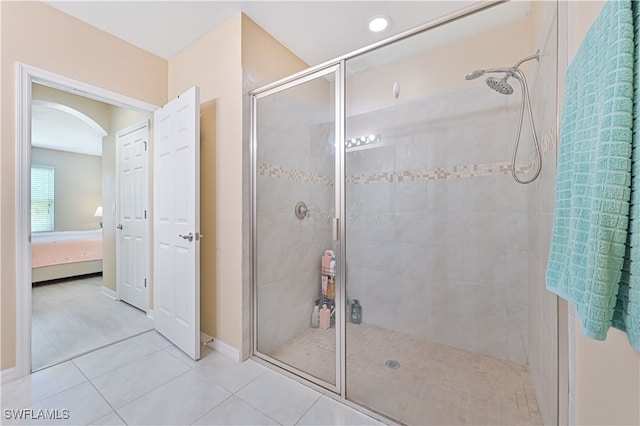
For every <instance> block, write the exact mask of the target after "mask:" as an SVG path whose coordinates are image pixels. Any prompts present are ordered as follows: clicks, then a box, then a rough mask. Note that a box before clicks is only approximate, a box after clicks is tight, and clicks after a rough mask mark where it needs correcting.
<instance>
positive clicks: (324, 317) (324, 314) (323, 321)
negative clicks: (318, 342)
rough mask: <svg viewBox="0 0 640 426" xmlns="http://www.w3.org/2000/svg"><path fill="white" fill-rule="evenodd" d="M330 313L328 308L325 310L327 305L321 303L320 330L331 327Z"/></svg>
mask: <svg viewBox="0 0 640 426" xmlns="http://www.w3.org/2000/svg"><path fill="white" fill-rule="evenodd" d="M330 315H331V312H330V311H329V308H327V304H326V303H323V304H322V308H321V309H320V313H319V316H320V328H321V329H323V330H327V329H328V328H329V327H330V326H331V319H330V318H329V317H330Z"/></svg>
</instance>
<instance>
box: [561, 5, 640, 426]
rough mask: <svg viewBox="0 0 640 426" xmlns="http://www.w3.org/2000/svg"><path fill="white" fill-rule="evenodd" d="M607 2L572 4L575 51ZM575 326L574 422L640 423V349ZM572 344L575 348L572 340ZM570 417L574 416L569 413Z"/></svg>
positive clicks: (619, 336) (613, 333)
mask: <svg viewBox="0 0 640 426" xmlns="http://www.w3.org/2000/svg"><path fill="white" fill-rule="evenodd" d="M603 4H604V2H602V1H593V2H572V3H571V4H570V7H569V13H570V23H569V24H570V25H571V27H570V33H569V37H570V40H572V41H573V42H572V44H571V45H572V46H571V47H572V50H573V52H575V51H576V50H577V48H578V46H579V44H580V42H581V40H582V39H583V37H584V35H585V34H586V32H587V31H588V29H589V27H590V26H591V23H592V22H593V21H594V19H595V18H596V17H597V15H598V13H599V12H600V10H602V6H603ZM570 326H572V327H574V330H575V332H574V333H570V334H574V335H575V342H574V344H575V346H573V348H574V350H573V351H570V353H569V357H570V359H569V363H572V362H573V363H574V366H572V367H570V368H571V369H574V370H573V371H574V373H573V374H572V376H574V377H572V381H573V382H574V386H570V387H573V389H572V390H573V392H571V395H570V398H571V404H572V405H573V404H575V407H574V409H575V424H579V425H638V424H640V352H636V351H634V350H633V349H632V348H631V346H630V345H629V341H628V340H627V336H626V334H624V333H622V332H620V331H618V330H616V329H611V330H610V331H609V333H608V335H607V340H605V341H604V342H599V341H596V340H592V339H589V338H588V337H585V336H584V335H582V333H580V330H579V324H578V322H577V321H575V318H573V317H570ZM570 347H572V345H571V343H570ZM570 418H571V415H570Z"/></svg>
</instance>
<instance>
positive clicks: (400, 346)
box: [272, 323, 542, 425]
mask: <svg viewBox="0 0 640 426" xmlns="http://www.w3.org/2000/svg"><path fill="white" fill-rule="evenodd" d="M334 354H335V330H334V329H333V328H332V329H329V330H321V329H314V328H309V329H308V330H307V331H306V332H304V333H302V334H300V335H299V336H297V337H296V338H294V339H292V340H291V341H289V342H288V343H287V344H285V345H283V347H282V348H281V349H279V351H278V352H276V353H273V354H272V356H273V357H275V358H277V359H279V360H281V361H282V362H285V363H287V364H289V365H293V366H296V367H297V368H299V369H302V370H305V371H308V372H310V373H311V374H313V375H315V376H316V377H320V378H325V379H326V378H329V377H335V367H334V365H333V364H334V363H333V362H327V360H333V359H335V355H334ZM387 360H396V361H398V362H399V363H400V367H399V368H398V369H391V368H388V367H386V366H385V362H386V361H387ZM381 387H383V388H384V392H382V391H381V390H380V389H381ZM347 397H348V398H349V399H350V400H352V401H354V402H357V403H360V404H362V405H364V406H367V407H371V408H375V410H376V411H378V412H380V413H382V414H385V415H387V416H389V417H391V418H394V419H396V420H398V421H400V422H402V423H406V424H413V425H463V424H467V425H498V424H499V425H525V424H526V425H541V424H542V419H541V417H540V412H539V410H538V404H537V402H536V397H535V391H534V389H533V384H532V382H531V378H530V375H529V372H528V370H527V367H526V366H524V365H520V364H516V363H513V362H510V361H505V360H502V359H498V358H494V357H491V356H486V355H480V354H477V353H473V352H469V351H466V350H464V349H458V348H454V347H451V346H447V345H442V344H439V343H433V342H429V341H426V340H423V339H420V338H417V337H413V336H410V335H407V334H403V333H399V332H395V331H392V330H388V329H384V328H381V327H377V326H373V325H367V324H360V325H355V324H351V323H347Z"/></svg>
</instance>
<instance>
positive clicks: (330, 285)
mask: <svg viewBox="0 0 640 426" xmlns="http://www.w3.org/2000/svg"><path fill="white" fill-rule="evenodd" d="M337 72H338V67H337V66H335V67H331V68H329V69H325V70H323V71H320V72H317V73H315V74H312V75H310V76H307V77H304V78H302V79H300V80H297V81H294V82H293V83H289V84H287V85H284V86H281V87H277V88H275V89H272V90H269V91H267V92H263V93H261V94H258V95H255V98H254V104H253V108H254V117H255V121H254V132H255V133H254V139H253V172H254V176H253V179H254V199H253V200H254V207H253V221H254V235H253V247H254V249H253V250H254V253H253V255H254V256H253V268H254V278H253V281H254V283H253V285H254V287H253V288H254V309H255V311H254V321H255V324H254V325H255V327H254V330H255V331H254V351H255V353H256V355H257V356H260V357H262V358H264V359H266V360H268V361H270V362H272V363H274V364H276V365H279V366H281V367H283V368H286V369H288V370H291V371H293V372H295V373H296V374H298V375H301V376H303V377H305V378H307V379H309V380H312V381H314V382H316V383H318V384H320V385H322V386H325V387H327V388H329V389H332V390H334V391H337V390H338V387H339V386H338V383H339V380H338V377H339V368H337V365H338V355H337V354H338V353H339V350H338V349H337V348H339V342H340V337H341V334H340V332H339V331H338V329H339V327H337V326H336V325H339V324H340V321H339V320H340V316H341V313H340V312H339V310H337V309H335V308H336V306H340V304H339V303H340V302H339V300H340V295H339V294H338V293H339V292H338V288H339V283H338V278H339V274H338V273H337V272H338V271H339V268H340V265H339V262H338V259H339V253H338V250H339V244H338V242H337V241H335V240H334V227H335V226H337V225H336V223H337V219H336V216H337V212H338V211H339V210H338V209H336V206H337V205H338V204H337V197H336V187H337V185H336V179H335V177H336V173H337V172H336V149H335V147H336V137H335V135H336V122H337V121H336V107H335V99H336V84H335V82H336V79H337V78H338V75H337Z"/></svg>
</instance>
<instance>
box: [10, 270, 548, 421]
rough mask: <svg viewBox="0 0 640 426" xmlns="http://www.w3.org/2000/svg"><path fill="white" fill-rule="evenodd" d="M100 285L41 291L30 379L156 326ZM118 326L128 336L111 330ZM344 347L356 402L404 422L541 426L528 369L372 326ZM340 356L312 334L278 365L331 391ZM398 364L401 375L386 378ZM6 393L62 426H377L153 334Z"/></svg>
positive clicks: (254, 368)
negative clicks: (328, 383)
mask: <svg viewBox="0 0 640 426" xmlns="http://www.w3.org/2000/svg"><path fill="white" fill-rule="evenodd" d="M101 283H102V281H101V278H100V277H93V278H88V279H83V280H78V281H74V282H67V283H59V284H54V285H51V286H44V287H37V288H34V293H33V304H34V312H33V318H34V329H33V330H34V331H33V334H34V345H33V346H34V356H33V364H34V368H37V366H45V365H51V364H53V363H56V362H59V361H60V360H62V359H70V358H72V357H73V355H74V354H78V353H86V352H87V351H89V350H91V349H93V348H96V347H101V346H105V345H107V344H109V343H110V342H113V341H119V340H122V339H123V338H126V337H127V336H131V335H135V334H139V333H141V332H143V331H144V330H145V329H146V330H148V329H149V328H151V327H152V324H151V322H150V321H149V320H148V319H147V318H146V316H145V315H144V314H142V313H141V312H140V311H138V310H136V309H135V308H132V307H130V306H128V305H126V304H124V303H122V302H114V301H113V300H111V299H108V298H107V297H105V296H103V295H100V294H99V290H100V286H101ZM79 299H82V300H83V301H84V302H83V303H85V304H84V305H83V304H82V303H78V301H79ZM61 307H62V308H63V309H60V308H61ZM96 312H100V313H99V314H96ZM141 314H142V315H141ZM121 321H122V324H121V327H120V333H123V334H116V332H115V331H114V330H115V329H117V327H115V326H110V327H106V326H105V325H106V324H116V323H119V322H121ZM65 327H66V330H65ZM80 333H84V334H83V335H81V334H80ZM107 339H110V341H109V340H107ZM54 343H55V344H54ZM347 343H348V344H347V351H348V352H347V364H348V365H347V371H348V372H349V374H348V375H347V391H348V397H349V399H350V400H352V401H354V402H358V403H362V404H363V405H365V406H369V407H375V409H376V410H377V411H379V412H380V413H382V414H385V415H387V416H389V417H392V418H395V419H397V420H398V421H401V422H403V423H406V424H416V425H431V424H441V425H445V424H456V425H458V424H475V425H480V424H509V425H516V424H536V425H538V424H542V421H541V418H540V414H539V411H538V406H537V403H536V399H535V394H534V391H533V386H532V383H531V380H530V377H529V373H528V371H527V368H526V367H525V366H523V365H519V364H515V363H512V362H508V361H504V360H500V359H497V358H493V357H490V356H484V355H478V354H475V353H472V352H469V351H465V350H462V349H457V348H453V347H450V346H446V345H442V344H438V343H432V342H428V341H425V340H422V339H418V338H415V337H412V336H409V335H406V334H402V333H398V332H394V331H391V330H387V329H384V328H380V327H376V326H371V325H366V324H360V325H354V324H351V323H348V324H347ZM334 351H335V330H334V329H330V330H320V329H308V330H307V331H306V332H305V333H303V334H301V335H299V336H297V337H296V338H294V339H292V340H291V341H290V342H288V343H287V344H286V345H283V347H282V348H281V349H280V350H279V351H278V352H276V353H273V354H271V355H272V356H274V357H275V358H277V359H280V360H282V361H283V362H285V363H288V364H290V365H294V366H296V367H298V368H300V369H303V370H306V371H308V372H309V373H311V374H313V375H316V376H317V377H322V378H324V379H329V380H331V378H334V377H335V365H334V363H333V362H323V361H325V360H326V359H329V360H333V359H335V356H334ZM390 359H393V360H397V361H398V362H399V363H400V368H398V369H390V368H388V367H385V365H384V363H385V361H387V360H390ZM380 386H384V389H385V391H384V392H381V391H380ZM0 394H1V395H0V399H1V402H2V409H3V410H4V409H7V408H8V409H22V408H28V409H34V410H36V409H59V410H62V409H68V410H69V412H70V416H71V417H70V418H69V419H66V420H57V421H55V422H53V423H63V424H64V423H67V424H115V425H122V424H156V425H160V424H198V425H206V424H211V425H236V424H238V425H249V424H251V425H254V424H256V425H257V424H267V425H269V424H274V425H277V424H300V425H312V424H315V425H330V424H335V425H347V424H354V425H355V424H357V425H360V424H381V423H379V422H377V421H376V420H374V419H372V418H370V417H368V416H366V415H365V414H363V413H360V412H358V411H356V410H354V409H352V408H350V407H347V406H345V405H343V404H341V403H340V402H337V401H335V400H333V399H331V398H329V397H328V396H326V395H323V394H322V393H320V392H317V391H315V390H312V389H310V388H308V387H306V386H304V385H301V384H299V383H297V382H295V381H293V380H291V379H289V378H287V377H285V376H283V375H281V374H279V373H277V372H275V371H272V370H269V369H267V368H265V367H264V366H262V365H260V364H258V363H256V362H254V361H252V360H249V361H246V362H244V363H236V362H234V361H232V360H230V359H229V358H227V357H226V356H224V355H221V354H219V353H217V352H214V351H212V350H210V349H209V348H207V347H205V348H203V358H202V359H201V360H200V361H198V362H195V361H192V360H191V359H189V358H188V357H187V356H186V355H184V354H183V353H182V352H181V351H179V350H178V349H177V348H175V347H174V346H173V345H172V344H171V343H170V342H168V341H167V340H166V339H164V338H163V337H162V336H161V335H159V334H158V333H156V332H155V331H150V332H146V333H144V334H139V335H137V336H135V337H132V338H128V339H126V340H122V341H120V342H119V343H116V344H113V345H110V346H106V347H104V348H102V349H100V350H97V351H95V352H90V353H87V354H86V355H83V356H79V357H75V358H74V359H72V360H70V361H67V362H63V363H60V364H58V365H55V366H54V367H50V368H46V369H43V370H41V371H39V372H36V373H34V374H32V375H31V376H29V377H26V378H23V379H21V380H18V381H15V382H11V383H7V384H3V385H2V387H1V389H0ZM3 413H4V411H3ZM2 423H3V424H51V423H52V422H51V421H50V420H48V421H43V420H31V421H29V420H22V421H14V422H13V423H12V421H8V420H7V419H6V418H4V417H3V422H2Z"/></svg>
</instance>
